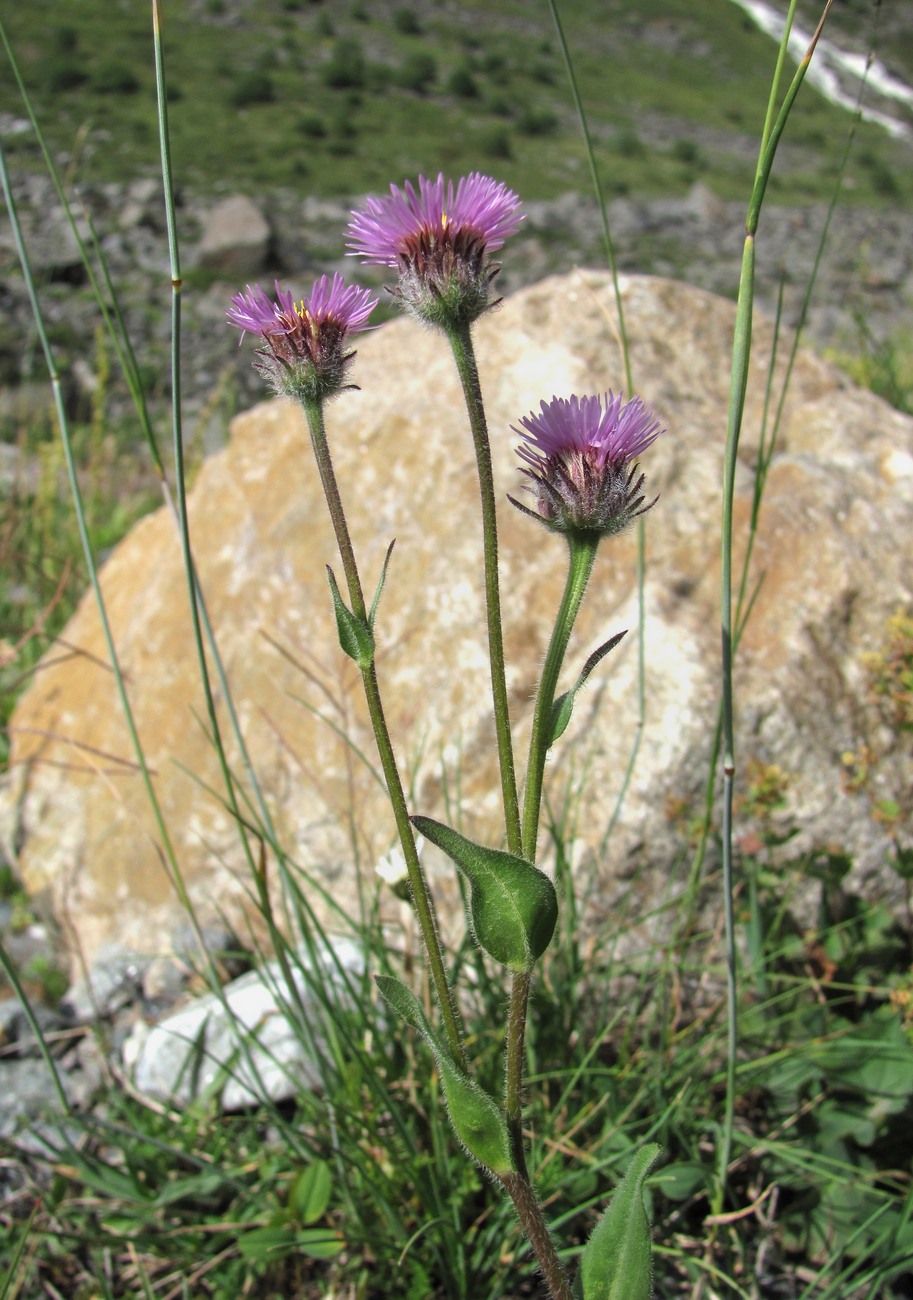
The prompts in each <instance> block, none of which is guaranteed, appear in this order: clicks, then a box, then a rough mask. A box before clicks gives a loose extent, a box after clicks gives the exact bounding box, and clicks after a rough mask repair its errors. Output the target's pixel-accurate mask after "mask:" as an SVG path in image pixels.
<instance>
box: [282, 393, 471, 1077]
mask: <svg viewBox="0 0 913 1300" xmlns="http://www.w3.org/2000/svg"><path fill="white" fill-rule="evenodd" d="M302 405H303V407H304V413H305V416H306V418H307V423H308V429H309V431H310V435H311V446H312V447H313V449H314V458H315V460H316V462H317V470H318V473H319V474H320V482H321V485H322V487H323V491H324V495H325V497H326V501H327V507H328V509H329V512H330V519H331V520H332V523H333V530H334V532H335V534H336V544H337V546H338V547H339V554H340V556H341V558H342V566H343V572H344V574H345V579H346V586H347V588H348V592H349V600H350V601H351V604H352V612H353V613H354V614H355V616H356V618H358V619H361V620H362V621H363V622H364V621H367V615H368V611H367V606H366V605H365V599H364V594H363V591H362V585H361V579H360V577H359V574H358V565H357V563H356V560H355V551H354V549H353V546H352V539H351V536H350V534H349V526H348V523H347V521H346V516H345V511H344V509H343V504H342V497H341V495H340V492H339V485H338V483H337V481H336V473H335V470H334V469H333V461H332V458H331V456H330V447H329V443H328V441H327V436H326V428H325V425H324V419H323V407H322V404H321V403H320V402H304V403H303V404H302ZM361 675H362V683H363V685H364V691H365V699H366V701H367V705H368V712H369V714H370V717H371V726H372V728H373V730H374V738H375V740H376V742H377V751H378V755H379V757H380V762H381V767H382V768H383V772H384V779H385V781H386V783H387V795H388V797H389V799H390V804H391V807H392V808H393V817H394V820H395V822H396V829H397V832H398V834H399V840H400V845H401V846H402V850H403V857H404V858H405V861H406V871H407V872H408V875H409V885H410V888H411V890H412V900H413V904H414V906H415V911H416V915H417V916H418V921H419V926H420V928H421V931H422V939H423V940H424V944H425V951H426V953H427V956H428V963H429V965H430V967H431V980H432V983H433V985H434V991H435V993H436V995H437V1000H438V1003H439V1005H440V1009H441V1016H442V1018H443V1021H444V1029H445V1032H446V1034H447V1042H448V1044H449V1047H450V1051H451V1055H452V1056H453V1059H454V1060H455V1061H456V1062H457V1064H458V1065H460V1066H461V1067H462V1068H463V1069H465V1068H466V1061H465V1056H464V1053H463V1035H462V1032H461V1026H460V1020H459V1013H458V1011H457V1009H456V1004H455V1003H454V1000H453V995H452V993H451V990H450V984H449V982H448V980H447V973H446V971H445V969H444V955H443V952H442V950H441V941H440V937H439V934H438V926H437V916H436V914H435V909H434V901H433V899H432V897H431V893H430V891H429V889H428V882H427V880H426V879H425V873H424V871H423V869H422V864H421V862H420V860H419V856H418V850H417V849H416V847H415V836H414V834H413V830H412V823H411V822H410V821H409V810H408V808H407V806H406V796H405V794H404V792H403V785H402V781H401V780H400V775H399V768H398V767H397V763H396V755H395V753H394V750H393V742H392V740H391V739H390V731H389V728H388V726H387V720H386V717H385V716H384V710H383V704H382V701H381V696H380V687H379V686H378V682H377V673H376V671H375V668H374V664H373V663H372V664H371V665H370V667H368V668H365V669H362V674H361Z"/></svg>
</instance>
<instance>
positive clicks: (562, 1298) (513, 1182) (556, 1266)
mask: <svg viewBox="0 0 913 1300" xmlns="http://www.w3.org/2000/svg"><path fill="white" fill-rule="evenodd" d="M500 1181H501V1185H502V1187H503V1188H504V1190H505V1191H506V1192H507V1194H508V1196H509V1197H510V1199H511V1200H512V1201H513V1203H514V1209H515V1210H516V1211H517V1218H518V1219H519V1220H520V1224H521V1227H522V1228H523V1231H524V1232H525V1233H526V1236H527V1238H528V1240H529V1244H530V1245H531V1246H532V1248H533V1253H534V1254H535V1256H536V1259H537V1261H538V1263H539V1267H540V1268H541V1270H542V1276H543V1277H544V1279H545V1284H546V1286H547V1287H548V1290H549V1295H550V1296H551V1297H552V1300H573V1292H572V1291H571V1283H570V1279H569V1278H568V1275H567V1272H566V1271H565V1268H564V1265H563V1264H562V1263H561V1260H560V1259H559V1258H558V1252H557V1250H556V1249H555V1243H554V1241H552V1236H551V1233H550V1232H549V1230H548V1224H547V1223H546V1222H545V1215H544V1214H543V1213H542V1207H541V1206H540V1204H539V1202H538V1200H537V1199H536V1193H535V1192H534V1191H533V1189H532V1187H531V1186H530V1184H529V1180H528V1179H526V1178H522V1177H521V1176H520V1175H519V1174H516V1173H514V1174H505V1175H503V1176H502V1178H501V1180H500Z"/></svg>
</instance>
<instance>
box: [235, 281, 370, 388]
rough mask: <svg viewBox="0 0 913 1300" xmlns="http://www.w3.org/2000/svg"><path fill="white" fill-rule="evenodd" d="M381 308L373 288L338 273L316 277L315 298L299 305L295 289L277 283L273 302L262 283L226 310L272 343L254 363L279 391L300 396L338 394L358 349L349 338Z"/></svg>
mask: <svg viewBox="0 0 913 1300" xmlns="http://www.w3.org/2000/svg"><path fill="white" fill-rule="evenodd" d="M376 306H377V299H376V298H375V297H374V295H373V294H372V293H371V291H370V290H369V289H359V288H357V287H356V286H355V285H347V284H346V282H345V280H343V278H342V276H341V275H340V274H339V272H337V273H336V274H335V275H334V276H333V279H332V281H330V280H329V279H328V278H327V277H326V276H325V275H322V276H321V277H320V279H319V280H315V281H314V287H313V288H312V289H311V293H310V297H308V298H304V299H302V301H301V302H299V303H298V304H297V305H296V304H295V300H294V298H293V296H292V294H291V293H289V291H288V290H286V289H282V288H280V286H279V282H278V280H277V281H276V298H275V300H273V299H272V298H270V297H269V296H268V295H267V294H266V293H264V291H263V290H262V289H261V288H260V286H259V284H255V285H253V286H251V285H248V286H247V289H246V291H245V292H244V293H237V294H235V296H234V297H233V298H232V300H231V307H230V308H229V310H228V312H227V313H226V317H227V320H228V323H229V324H230V325H234V326H235V328H236V329H239V330H240V331H241V337H242V339H243V337H244V335H245V334H259V335H260V337H261V339H263V341H264V343H265V344H266V346H265V347H263V348H260V349H259V350H258V352H257V353H256V359H255V361H254V365H255V366H256V368H257V369H258V370H259V371H260V373H261V374H262V375H263V376H264V377H265V378H266V379H268V380H269V382H270V383H271V384H272V386H273V388H274V389H275V390H276V392H277V393H282V394H285V395H286V396H288V397H296V398H298V399H299V400H308V401H315V400H321V399H323V398H326V397H332V396H333V394H334V393H339V392H341V391H342V390H343V389H344V388H345V387H347V385H346V383H345V375H346V370H347V369H348V365H349V363H350V362H351V360H352V358H353V357H354V355H355V353H354V352H347V351H346V338H347V336H348V335H349V334H357V333H358V332H359V331H360V330H363V329H365V328H367V322H368V317H369V316H370V315H371V312H372V311H373V310H374V308H375V307H376Z"/></svg>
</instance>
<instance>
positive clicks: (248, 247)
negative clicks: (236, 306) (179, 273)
mask: <svg viewBox="0 0 913 1300" xmlns="http://www.w3.org/2000/svg"><path fill="white" fill-rule="evenodd" d="M269 242H270V228H269V225H268V223H267V221H266V219H265V217H264V216H263V215H262V214H261V212H260V210H259V209H258V208H257V207H256V205H255V204H254V203H253V202H252V201H251V200H250V199H249V198H246V197H245V196H244V195H243V194H238V195H235V196H234V197H233V198H230V199H225V200H223V202H221V203H218V204H216V206H215V207H214V208H213V209H212V211H211V212H210V214H209V218H208V220H207V222H206V227H205V229H204V231H203V238H202V239H201V241H200V245H199V248H198V249H197V257H196V261H197V265H198V266H200V267H204V268H205V269H206V270H209V271H216V272H218V274H219V275H224V276H226V277H229V278H232V277H233V278H236V279H238V280H248V279H255V278H256V277H257V276H258V275H260V274H261V273H262V271H263V269H264V267H265V265H266V259H267V254H268V252H269Z"/></svg>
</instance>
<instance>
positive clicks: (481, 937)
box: [411, 817, 558, 971]
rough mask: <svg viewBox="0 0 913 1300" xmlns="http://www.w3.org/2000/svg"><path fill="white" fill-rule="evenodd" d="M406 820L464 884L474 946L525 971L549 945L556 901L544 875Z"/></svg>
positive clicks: (435, 826)
mask: <svg viewBox="0 0 913 1300" xmlns="http://www.w3.org/2000/svg"><path fill="white" fill-rule="evenodd" d="M411 821H412V824H413V826H415V828H416V829H417V830H418V831H419V833H420V834H422V835H424V837H425V839H426V840H430V841H431V843H432V844H435V845H437V847H438V848H439V849H442V850H443V851H444V853H446V854H447V856H448V857H449V858H450V859H451V861H452V862H454V863H455V864H456V866H457V868H458V870H459V871H461V872H462V873H463V875H464V876H465V877H466V879H467V880H468V881H469V913H470V918H471V920H472V928H473V932H474V934H475V937H476V939H477V941H478V943H479V945H480V946H481V947H482V948H483V949H484V950H485V952H487V953H488V955H489V957H494V959H495V961H499V962H500V963H501V964H502V966H507V967H508V969H509V970H512V971H523V970H529V968H530V967H531V966H532V964H533V962H535V961H536V960H537V959H538V958H539V957H541V956H542V954H543V953H544V952H545V950H546V948H547V947H548V945H549V944H550V943H551V940H552V935H553V934H554V933H555V925H556V923H557V920H558V898H557V895H556V893H555V886H554V885H553V884H552V882H551V881H550V880H549V878H548V876H546V875H545V873H544V872H542V871H540V870H539V868H538V867H534V866H533V865H532V863H531V862H527V861H526V859H525V858H519V857H517V856H516V854H513V853H505V852H504V851H503V849H489V848H485V847H484V846H483V845H481V844H475V843H474V842H473V841H472V840H468V839H466V837H465V836H464V835H460V834H459V832H458V831H455V830H451V828H450V827H449V826H444V825H443V824H442V823H441V822H436V821H432V819H431V818H430V817H413V818H412V819H411Z"/></svg>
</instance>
